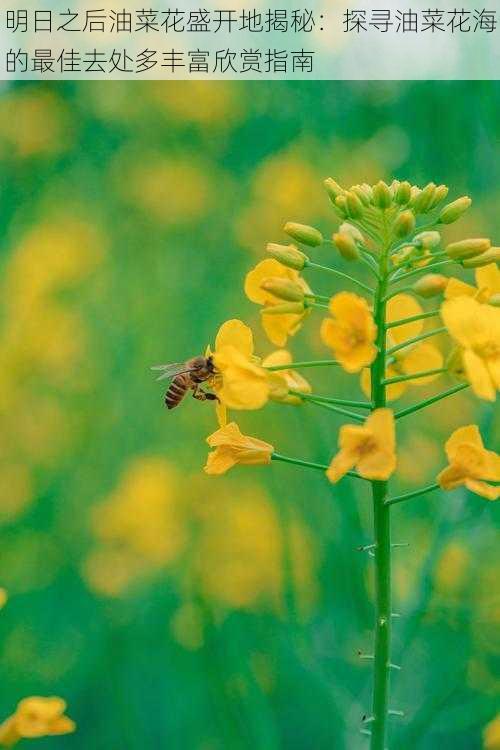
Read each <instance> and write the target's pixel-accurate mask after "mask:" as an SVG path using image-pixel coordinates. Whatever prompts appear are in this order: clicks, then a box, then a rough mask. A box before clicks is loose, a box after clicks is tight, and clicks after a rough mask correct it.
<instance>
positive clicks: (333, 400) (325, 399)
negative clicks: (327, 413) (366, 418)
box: [288, 390, 372, 409]
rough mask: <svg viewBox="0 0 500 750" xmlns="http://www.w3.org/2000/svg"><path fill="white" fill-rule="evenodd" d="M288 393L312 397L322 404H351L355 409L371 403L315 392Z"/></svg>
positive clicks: (367, 407)
mask: <svg viewBox="0 0 500 750" xmlns="http://www.w3.org/2000/svg"><path fill="white" fill-rule="evenodd" d="M288 393H291V394H292V395H293V396H299V397H300V398H304V397H307V398H312V399H314V400H315V401H320V402H321V403H323V404H335V405H336V406H352V407H353V408H355V409H371V408H372V405H371V404H370V403H367V402H366V401H351V400H349V399H345V398H331V397H330V396H320V395H318V394H316V393H306V394H304V393H303V392H302V391H294V390H290V391H288Z"/></svg>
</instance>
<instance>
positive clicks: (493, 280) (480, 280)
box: [444, 263, 500, 302]
mask: <svg viewBox="0 0 500 750" xmlns="http://www.w3.org/2000/svg"><path fill="white" fill-rule="evenodd" d="M474 275H475V277H476V286H472V284H466V283H465V282H464V281H461V280H460V279H455V278H451V279H450V280H449V281H448V284H447V285H446V289H445V293H444V296H445V297H446V299H453V298H454V297H474V298H475V299H477V301H478V302H489V301H490V299H491V298H492V297H493V296H494V295H498V294H500V269H499V268H498V266H497V264H496V263H490V264H488V265H487V266H481V267H480V268H476V271H475V274H474Z"/></svg>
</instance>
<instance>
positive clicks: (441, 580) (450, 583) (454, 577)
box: [434, 542, 470, 593]
mask: <svg viewBox="0 0 500 750" xmlns="http://www.w3.org/2000/svg"><path fill="white" fill-rule="evenodd" d="M469 564H470V552H469V551H468V550H467V549H466V548H465V547H464V546H463V544H460V543H459V542H450V544H448V546H447V547H446V548H445V549H444V550H443V552H442V553H441V556H440V558H439V560H438V562H437V565H436V570H435V572H434V582H435V586H436V588H437V589H438V590H439V591H440V593H444V592H447V593H453V592H454V591H457V590H458V589H460V587H461V586H462V584H463V583H464V580H465V577H466V574H467V569H468V567H469Z"/></svg>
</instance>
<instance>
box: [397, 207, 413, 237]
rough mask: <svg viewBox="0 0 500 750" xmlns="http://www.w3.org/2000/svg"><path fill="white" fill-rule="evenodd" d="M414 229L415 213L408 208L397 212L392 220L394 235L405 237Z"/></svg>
mask: <svg viewBox="0 0 500 750" xmlns="http://www.w3.org/2000/svg"><path fill="white" fill-rule="evenodd" d="M414 229H415V214H414V213H413V211H410V210H409V209H408V210H407V211H403V212H402V213H400V214H399V216H398V218H397V219H396V221H395V222H394V234H395V235H396V237H407V236H408V235H409V234H411V233H412V232H413V231H414Z"/></svg>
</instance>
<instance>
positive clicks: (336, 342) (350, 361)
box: [321, 292, 377, 372]
mask: <svg viewBox="0 0 500 750" xmlns="http://www.w3.org/2000/svg"><path fill="white" fill-rule="evenodd" d="M330 313H331V314H332V316H333V319H332V318H325V319H324V320H323V323H322V325H321V338H322V339H323V342H324V343H325V344H326V345H327V346H329V347H330V348H331V349H333V352H334V354H335V356H336V358H337V359H338V361H339V362H340V364H341V365H342V367H343V368H344V369H345V370H346V371H347V372H359V371H360V370H361V369H362V368H363V367H367V366H368V365H369V364H371V363H372V362H373V360H374V359H375V357H376V354H377V348H376V346H375V338H376V336H377V327H376V325H375V323H374V320H373V316H372V314H371V312H370V308H369V307H368V303H367V301H366V300H365V299H364V298H363V297H358V295H357V294H353V293H352V292H340V293H339V294H336V295H335V296H334V297H332V298H331V300H330Z"/></svg>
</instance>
